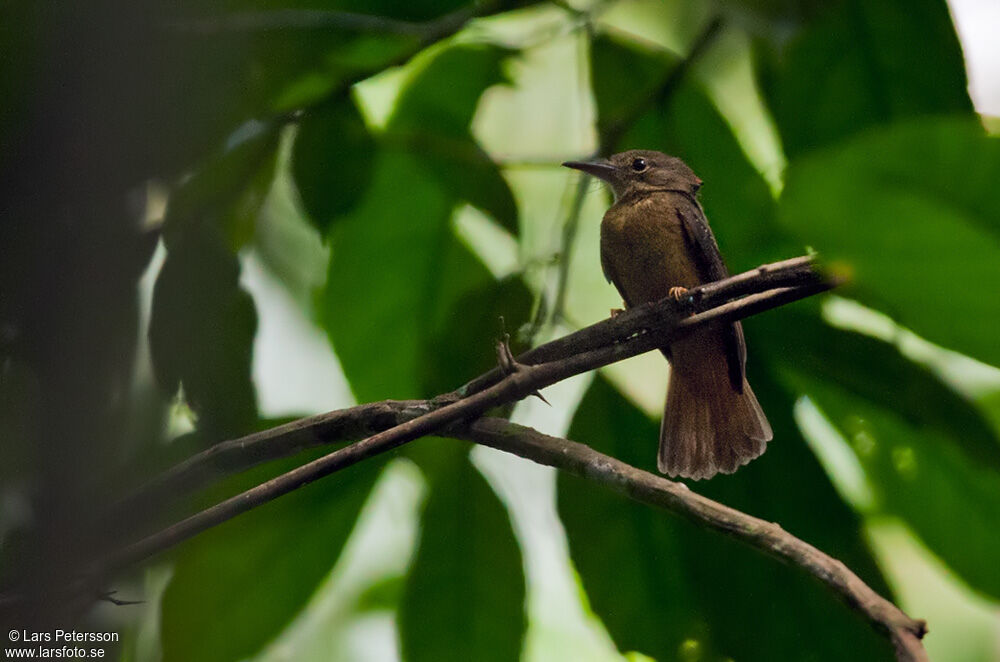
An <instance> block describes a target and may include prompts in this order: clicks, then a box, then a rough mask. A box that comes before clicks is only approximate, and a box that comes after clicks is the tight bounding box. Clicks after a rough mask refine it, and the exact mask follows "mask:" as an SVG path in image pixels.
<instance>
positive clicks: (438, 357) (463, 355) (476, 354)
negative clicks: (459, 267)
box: [423, 277, 532, 394]
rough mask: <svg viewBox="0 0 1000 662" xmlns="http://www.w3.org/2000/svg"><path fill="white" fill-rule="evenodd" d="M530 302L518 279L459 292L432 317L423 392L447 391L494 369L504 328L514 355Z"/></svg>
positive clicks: (425, 352)
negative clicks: (431, 331)
mask: <svg viewBox="0 0 1000 662" xmlns="http://www.w3.org/2000/svg"><path fill="white" fill-rule="evenodd" d="M531 302H532V299H531V294H530V292H528V288H527V287H526V286H525V285H524V282H523V281H522V280H521V279H520V278H517V277H511V278H506V279H504V280H502V281H500V282H494V281H490V282H488V283H486V284H484V285H483V286H481V287H478V288H476V289H474V290H470V291H468V292H466V293H465V294H463V295H462V296H461V298H459V299H458V300H457V301H455V302H454V305H453V306H452V308H451V310H448V311H446V312H445V314H444V315H442V316H441V318H440V319H438V320H436V328H435V329H434V330H433V333H432V335H431V336H429V337H428V338H427V346H426V347H425V348H424V352H423V354H424V357H425V360H426V364H425V366H424V375H425V379H426V382H425V386H424V392H426V393H435V394H436V393H444V392H447V391H450V390H452V389H454V388H457V387H458V386H459V385H460V384H463V383H465V382H466V381H468V380H470V379H472V378H473V377H475V376H476V375H479V374H481V373H483V372H486V371H487V370H489V369H490V368H492V367H494V366H495V365H496V362H497V356H496V351H495V345H494V342H495V341H496V340H498V339H499V338H500V336H501V335H502V333H503V331H504V329H506V330H507V332H508V333H510V335H511V341H510V342H511V349H512V350H513V352H514V353H515V354H517V353H518V348H517V346H516V345H515V344H514V343H515V340H514V338H515V337H516V335H517V334H516V331H517V329H518V328H520V326H521V325H522V324H524V323H526V322H527V321H528V318H529V314H530V312H531ZM442 312H444V311H442ZM501 317H502V318H503V321H502V322H501V320H500V318H501Z"/></svg>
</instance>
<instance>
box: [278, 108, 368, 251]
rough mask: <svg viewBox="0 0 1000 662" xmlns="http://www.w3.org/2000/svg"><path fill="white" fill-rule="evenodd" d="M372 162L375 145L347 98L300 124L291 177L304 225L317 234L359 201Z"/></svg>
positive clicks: (320, 109) (293, 151)
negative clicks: (308, 224) (304, 216)
mask: <svg viewBox="0 0 1000 662" xmlns="http://www.w3.org/2000/svg"><path fill="white" fill-rule="evenodd" d="M374 161H375V141H374V140H373V139H372V137H371V136H370V135H369V134H368V129H367V128H366V127H365V123H364V120H363V119H362V118H361V115H360V114H359V113H358V110H357V108H356V107H355V106H354V103H353V102H352V101H351V99H350V97H349V96H347V95H344V96H343V97H341V98H339V99H338V100H337V101H336V102H334V103H331V104H328V105H326V106H323V107H322V108H319V109H317V110H315V111H313V112H311V113H310V114H309V115H307V116H306V118H305V119H303V120H302V121H301V122H300V123H299V130H298V133H297V134H296V136H295V146H294V148H293V150H292V173H293V174H294V177H295V184H296V186H297V187H298V190H299V195H300V196H301V199H302V204H303V205H304V206H305V208H306V211H307V212H308V215H309V219H310V220H311V221H312V222H313V224H314V225H315V226H316V227H317V228H318V229H319V231H320V232H321V233H324V234H325V233H326V230H327V228H328V227H329V225H330V223H331V222H332V221H333V220H334V218H336V217H338V216H340V215H343V214H344V213H346V212H348V211H350V209H351V208H352V207H354V205H355V204H357V202H358V201H359V200H360V199H361V197H362V195H364V192H365V189H366V188H367V187H368V184H369V183H370V182H371V177H372V165H373V163H374Z"/></svg>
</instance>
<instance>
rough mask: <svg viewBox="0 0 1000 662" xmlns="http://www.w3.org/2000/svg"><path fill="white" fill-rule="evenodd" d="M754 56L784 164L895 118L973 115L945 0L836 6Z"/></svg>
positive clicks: (846, 0) (854, 0) (859, 1)
mask: <svg viewBox="0 0 1000 662" xmlns="http://www.w3.org/2000/svg"><path fill="white" fill-rule="evenodd" d="M760 59H761V61H762V64H764V67H763V69H764V71H765V73H764V75H763V82H764V88H765V90H766V91H767V92H768V96H769V99H770V107H771V111H772V112H773V113H774V117H775V120H776V121H777V123H778V129H779V131H780V133H781V138H782V141H783V143H784V147H785V152H786V153H787V154H788V155H789V156H791V157H794V156H797V155H799V154H801V153H802V152H804V151H806V150H809V149H811V148H814V147H819V146H823V145H827V144H831V143H834V142H837V141H839V140H841V139H843V138H847V137H849V136H851V135H852V134H854V133H856V132H858V131H860V130H862V129H865V128H868V127H871V126H875V125H880V124H885V123H888V122H891V121H893V120H896V119H902V118H907V117H914V116H917V115H927V114H936V113H950V112H971V111H972V102H971V101H970V100H969V93H968V91H967V89H966V78H965V66H964V62H963V60H962V49H961V47H960V45H959V42H958V37H957V35H956V34H955V29H954V27H953V25H952V22H951V16H950V14H949V13H948V5H947V3H946V2H945V1H944V0H882V1H880V2H865V1H864V0H841V1H840V2H837V3H832V5H831V6H829V7H828V8H826V11H824V12H822V13H821V14H820V16H819V17H817V19H816V20H814V21H812V22H811V23H810V24H808V25H807V26H806V28H805V29H804V30H803V31H802V32H801V33H800V34H798V35H797V36H796V37H795V38H794V39H793V40H792V42H791V43H790V44H789V45H788V46H787V47H785V48H784V50H783V52H781V53H780V54H779V55H777V56H774V55H771V56H770V60H768V56H763V57H762V58H760Z"/></svg>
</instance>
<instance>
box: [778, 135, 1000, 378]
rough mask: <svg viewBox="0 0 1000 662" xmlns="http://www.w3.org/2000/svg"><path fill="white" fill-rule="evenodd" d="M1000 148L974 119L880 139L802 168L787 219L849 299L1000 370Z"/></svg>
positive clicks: (818, 156) (788, 193)
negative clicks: (846, 281) (845, 284)
mask: <svg viewBox="0 0 1000 662" xmlns="http://www.w3.org/2000/svg"><path fill="white" fill-rule="evenodd" d="M998 177H1000V139H997V138H990V137H987V136H986V135H985V134H984V133H983V131H982V129H981V128H980V127H979V126H977V125H976V124H975V123H974V122H973V121H972V120H969V121H966V120H962V119H933V120H919V121H914V122H910V123H906V124H901V125H894V126H890V127H885V128H883V129H879V130H873V131H871V132H868V133H866V134H864V135H861V136H858V137H857V138H855V139H854V140H851V141H850V142H848V143H846V144H844V145H841V146H838V147H836V148H831V149H828V150H824V151H822V152H818V153H815V154H813V155H810V156H809V157H807V158H804V159H802V160H800V161H796V162H793V163H792V164H791V166H790V167H789V169H788V183H787V186H786V187H785V191H784V194H783V195H782V198H781V204H780V212H781V214H780V215H781V219H782V221H783V222H784V223H785V224H786V226H787V227H789V228H791V229H792V230H794V231H795V232H796V233H798V234H799V235H800V236H801V237H802V239H803V240H804V241H805V242H806V243H808V244H810V245H812V246H815V247H816V248H817V249H818V250H819V251H820V252H821V253H822V255H823V256H824V258H825V259H826V260H827V261H828V262H829V263H831V264H833V265H834V266H835V268H836V269H837V270H838V271H840V272H843V273H845V274H846V275H848V276H849V277H850V279H851V288H850V290H847V292H848V293H849V295H850V296H852V297H856V298H857V299H859V300H860V301H862V302H863V303H865V304H866V305H869V306H871V307H873V308H876V309H879V310H882V311H883V312H886V313H888V314H889V315H891V316H892V317H893V318H894V319H896V320H897V321H898V322H899V323H900V324H902V325H904V326H906V327H908V328H910V329H912V330H913V331H915V332H916V333H918V334H920V335H922V336H924V337H925V338H927V339H928V340H931V341H932V342H935V343H938V344H941V345H944V346H946V347H949V348H952V349H955V350H958V351H960V352H963V353H966V354H968V355H970V356H973V357H975V358H978V359H980V360H982V361H986V362H988V363H992V364H993V365H1000V343H997V341H996V333H995V329H996V328H998V327H1000V297H997V296H996V283H998V282H1000V245H998V241H997V237H998V236H1000V223H998V221H997V219H998V218H1000V189H998V188H997V186H996V182H997V181H998Z"/></svg>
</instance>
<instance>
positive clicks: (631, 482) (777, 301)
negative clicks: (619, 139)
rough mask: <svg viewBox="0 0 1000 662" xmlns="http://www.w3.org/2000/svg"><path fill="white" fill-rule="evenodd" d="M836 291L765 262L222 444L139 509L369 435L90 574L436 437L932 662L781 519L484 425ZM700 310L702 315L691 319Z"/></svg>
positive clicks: (804, 263) (158, 485) (803, 261)
mask: <svg viewBox="0 0 1000 662" xmlns="http://www.w3.org/2000/svg"><path fill="white" fill-rule="evenodd" d="M831 287H833V284H832V283H831V282H829V281H826V280H824V279H823V278H822V277H821V276H820V275H819V274H818V273H817V272H816V271H815V270H814V268H813V265H812V260H811V258H808V257H802V258H795V259H792V260H785V261H783V262H778V263H774V264H770V265H764V266H762V267H760V268H758V269H755V270H752V271H749V272H746V273H743V274H738V275H736V276H733V277H731V278H728V279H725V280H723V281H718V282H716V283H710V284H707V285H704V286H701V287H699V288H695V289H693V290H691V292H690V293H689V296H688V297H687V299H686V300H685V301H682V302H679V303H678V302H675V301H674V300H673V299H670V298H667V299H664V300H662V301H659V302H656V303H654V304H649V305H646V306H641V307H638V308H634V309H632V310H629V311H626V312H625V313H623V314H621V315H619V316H617V317H615V318H612V319H607V320H603V321H601V322H598V323H597V324H594V325H591V326H589V327H587V328H585V329H581V330H580V331H577V332H576V333H573V334H570V335H568V336H565V337H563V338H560V339H558V340H555V341H552V342H550V343H546V344H544V345H541V346H539V347H536V348H535V349H533V350H530V351H528V352H525V353H524V354H522V355H521V356H520V357H518V359H517V360H518V365H517V366H516V369H515V370H514V371H513V372H512V373H510V374H506V375H504V374H501V373H500V371H499V370H493V371H490V372H489V373H486V374H484V375H481V376H480V377H478V378H476V379H474V380H473V381H471V382H469V383H468V384H466V385H465V386H463V387H462V388H460V389H458V390H457V391H455V392H453V393H449V394H445V395H443V396H439V397H438V398H435V399H433V400H417V401H386V402H380V403H372V404H366V405H361V406H358V407H353V408H350V409H345V410H341V411H336V412H329V413H327V414H323V415H320V416H314V417H310V418H306V419H302V420H299V421H295V422H292V423H289V424H286V425H283V426H279V427H277V428H274V429H272V430H267V431H264V432H260V433H257V434H254V435H250V436H248V437H244V438H241V439H236V440H231V441H227V442H223V443H221V444H218V445H216V446H214V447H212V448H210V449H208V450H206V451H204V452H202V453H199V454H198V455H195V456H193V457H192V458H189V459H188V460H187V461H185V462H183V463H181V464H179V465H177V466H176V467H174V468H173V469H171V470H170V471H168V472H166V473H164V474H162V475H161V476H160V477H159V478H157V479H156V480H155V481H153V482H152V483H151V484H150V485H149V486H147V488H146V490H145V491H143V492H140V493H139V495H138V497H136V499H137V500H131V501H129V502H128V503H129V504H131V505H132V506H133V507H134V506H135V505H136V504H138V503H141V502H142V499H141V498H139V497H143V498H149V497H150V495H156V494H160V495H163V494H167V493H173V494H175V495H176V493H177V491H178V490H181V491H186V490H190V489H195V488H197V487H200V486H202V485H204V484H205V483H206V482H207V481H208V480H211V479H213V478H215V477H217V475H218V474H219V473H228V472H231V471H238V470H242V469H246V468H248V467H250V466H253V465H255V464H258V463H260V462H264V461H267V460H271V459H276V458H278V457H283V456H287V455H290V454H293V453H296V452H298V451H300V450H302V449H305V448H307V447H311V446H316V445H320V444H328V443H331V442H333V441H341V440H346V439H353V438H356V437H361V436H364V437H365V438H364V439H363V440H361V441H358V442H356V443H354V444H352V445H350V446H347V447H345V448H341V449H339V450H336V451H334V452H332V453H330V454H328V455H326V456H324V457H321V458H319V459H317V460H314V461H312V462H309V463H307V464H304V465H302V466H300V467H298V468H297V469H294V470H292V471H289V472H288V473H285V474H283V475H281V476H278V477H276V478H273V479H271V480H269V481H267V482H265V483H263V484H261V485H258V486H257V487H254V488H251V489H249V490H247V491H245V492H243V493H242V494H239V495H237V496H235V497H232V498H230V499H227V500H225V501H223V502H221V503H219V504H216V505H215V506H212V507H210V508H208V509H206V510H203V511H201V512H199V513H196V514H194V515H192V516H190V517H188V518H186V519H184V520H182V521H180V522H178V523H176V524H173V525H172V526H169V527H167V528H166V529H163V530H162V531H159V532H157V533H154V534H153V535H151V536H148V537H146V538H144V539H141V540H139V541H138V542H135V543H132V544H130V545H128V546H126V547H124V548H122V549H120V550H119V551H117V552H115V553H113V554H112V555H110V556H108V557H105V558H104V559H103V560H101V561H100V562H99V563H98V564H97V565H96V566H95V567H94V568H93V573H92V574H91V576H90V578H89V579H90V581H92V582H93V581H101V580H102V579H103V578H104V577H107V576H109V575H111V574H113V573H114V572H116V571H117V570H119V569H121V568H123V567H125V566H127V565H130V564H132V563H135V562H137V561H140V560H142V559H145V558H147V557H149V556H151V555H153V554H156V553H158V552H160V551H163V550H165V549H168V548H169V547H172V546H174V545H176V544H178V543H180V542H182V541H183V540H186V539H188V538H190V537H192V536H194V535H196V534H197V533H199V532H201V531H203V530H205V529H207V528H209V527H211V526H214V525H216V524H219V523H221V522H223V521H226V520H228V519H230V518H232V517H235V516H236V515H238V514H240V513H243V512H246V511H247V510H250V509H252V508H254V507H256V506H257V505H261V504H263V503H266V502H268V501H270V500H272V499H275V498H277V497H278V496H280V495H282V494H286V493H288V492H290V491H292V490H294V489H297V488H298V487H301V486H302V485H305V484H307V483H309V482H312V481H313V480H316V479H318V478H320V477H323V476H326V475H329V474H331V473H334V472H336V471H339V470H340V469H343V468H345V467H348V466H351V465H353V464H355V463H357V462H360V461H361V460H363V459H366V458H369V457H373V456H374V455H377V454H379V453H384V452H386V451H388V450H390V449H393V448H396V447H398V446H400V445H402V444H404V443H407V442H408V441H411V440H413V439H416V438H418V437H420V436H423V435H426V434H430V433H436V434H444V435H446V436H451V437H454V438H457V439H465V440H467V441H472V442H474V443H479V444H483V445H486V446H491V447H493V448H497V449H499V450H502V451H505V452H510V453H514V454H516V455H519V456H521V457H524V458H527V459H530V460H533V461H535V462H538V463H540V464H545V465H549V466H552V467H555V468H558V469H561V470H563V471H567V472H569V473H572V474H574V475H577V476H580V477H582V478H585V479H588V480H593V481H595V482H598V483H600V484H603V485H605V486H607V487H610V488H612V489H614V490H616V491H618V492H621V493H623V494H626V495H627V496H629V497H631V498H633V499H636V500H638V501H642V502H644V503H648V504H651V505H654V506H657V507H660V508H664V509H666V510H670V511H673V512H675V513H677V514H679V515H681V516H683V517H686V518H688V519H690V520H692V521H693V522H695V523H697V524H699V525H703V526H707V527H709V528H712V529H715V530H718V531H721V532H723V533H725V534H727V535H730V536H732V537H734V538H736V539H738V540H740V541H742V542H744V543H745V544H747V545H749V546H751V547H754V548H755V549H758V550H760V551H763V552H765V553H766V554H768V555H770V556H773V557H775V558H777V559H779V560H782V561H785V562H787V563H789V564H791V565H795V566H798V567H801V568H803V569H804V570H805V571H806V572H808V573H809V574H811V575H812V576H814V577H816V578H817V579H819V580H820V581H821V582H823V583H824V584H826V585H827V586H828V587H829V588H830V589H831V590H833V591H834V592H835V593H836V594H837V595H838V597H839V598H840V599H841V600H843V601H844V602H845V603H846V604H847V605H848V606H850V607H851V608H852V609H854V610H856V611H858V612H859V613H861V614H862V615H863V616H864V617H865V618H866V619H867V620H868V621H869V623H871V624H872V625H873V627H875V628H876V629H877V630H878V631H880V632H881V633H883V634H885V635H886V636H887V637H889V638H890V640H891V641H892V642H893V645H894V646H895V648H896V655H897V658H898V659H899V660H904V661H907V662H911V661H912V662H921V661H925V660H927V656H926V653H925V651H924V649H923V647H922V644H921V642H920V639H921V637H923V635H924V634H925V633H926V629H927V628H926V624H925V623H924V622H923V621H918V620H914V619H911V618H910V617H908V616H907V615H906V614H904V613H903V612H902V611H901V610H900V609H899V608H898V607H896V606H895V605H894V604H892V603H891V602H889V601H888V600H886V599H885V598H883V597H881V596H880V595H878V594H877V593H875V592H874V591H873V590H872V589H871V588H870V587H868V586H867V585H866V584H865V583H864V582H863V581H862V580H861V579H860V578H858V577H857V576H856V575H855V574H854V573H853V572H851V571H850V570H849V569H848V568H847V567H846V566H845V565H844V564H843V563H841V562H840V561H838V560H836V559H833V558H831V557H829V556H827V555H825V554H824V553H822V552H821V551H819V550H818V549H816V548H815V547H813V546H811V545H809V544H808V543H805V542H804V541H802V540H799V539H798V538H796V537H795V536H793V535H791V534H790V533H787V532H785V531H784V530H783V529H782V528H781V527H780V526H778V525H777V524H774V523H771V522H766V521H764V520H760V519H757V518H754V517H752V516H750V515H746V514H744V513H741V512H739V511H737V510H734V509H732V508H729V507H727V506H724V505H722V504H719V503H716V502H714V501H712V500H710V499H707V498H705V497H702V496H699V495H697V494H695V493H693V492H691V491H690V490H689V489H688V488H687V486H685V485H684V484H682V483H677V482H674V481H670V480H667V479H665V478H662V477H659V476H655V475H653V474H650V473H648V472H644V471H641V470H639V469H636V468H635V467H632V466H629V465H627V464H625V463H623V462H620V461H618V460H616V459H614V458H612V457H608V456H606V455H603V454H601V453H598V452H596V451H594V450H593V449H590V448H588V447H587V446H585V445H583V444H578V443H575V442H572V441H569V440H566V439H559V438H556V437H550V436H547V435H544V434H542V433H540V432H537V431H535V430H532V429H530V428H526V427H523V426H519V425H515V424H513V423H510V422H508V421H506V420H503V419H497V418H481V416H482V414H483V413H485V412H486V411H487V410H488V409H489V408H491V407H493V406H496V405H499V404H503V403H509V402H513V401H516V400H519V399H521V398H523V397H526V396H527V395H528V394H530V393H531V392H533V391H535V390H537V389H539V388H542V387H544V386H547V385H550V384H553V383H555V382H557V381H560V380H562V379H565V378H567V377H570V376H572V375H575V374H579V373H581V372H585V371H587V370H592V369H595V368H598V367H601V366H603V365H607V364H609V363H613V362H615V361H619V360H623V359H625V358H628V357H631V356H635V355H637V354H640V353H642V352H645V351H649V350H651V349H655V348H658V347H661V346H663V345H664V344H667V343H668V342H672V341H674V340H676V339H678V338H680V337H683V336H684V335H686V334H688V333H691V332H692V331H693V330H695V329H697V328H699V327H701V326H704V325H706V324H716V323H725V322H730V321H734V320H737V319H742V318H744V317H747V316H749V315H752V314H755V313H757V312H762V311H764V310H769V309H771V308H775V307H777V306H780V305H783V304H785V303H788V302H791V301H795V300H798V299H801V298H804V297H807V296H810V295H812V294H815V293H818V292H822V291H824V290H828V289H830V288H831ZM740 296H742V298H739V299H735V297H740ZM734 299H735V300H734ZM692 310H694V311H697V312H694V313H693V314H692V312H691V311H692Z"/></svg>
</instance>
